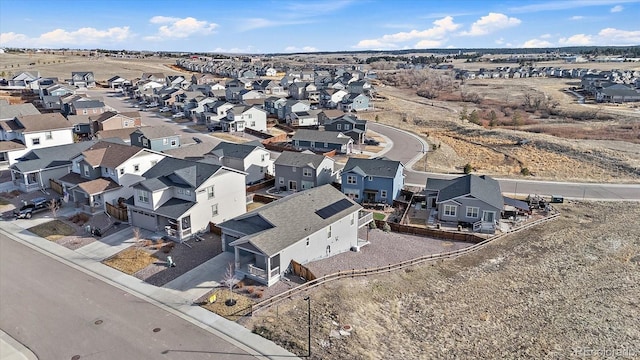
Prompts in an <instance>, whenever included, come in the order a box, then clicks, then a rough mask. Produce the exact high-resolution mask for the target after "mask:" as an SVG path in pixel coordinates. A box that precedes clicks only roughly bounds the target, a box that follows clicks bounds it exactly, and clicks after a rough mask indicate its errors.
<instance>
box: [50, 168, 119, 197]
mask: <svg viewBox="0 0 640 360" xmlns="http://www.w3.org/2000/svg"><path fill="white" fill-rule="evenodd" d="M58 180H60V181H62V182H65V183H68V184H74V185H78V187H79V188H80V189H81V190H82V191H84V192H85V193H87V194H89V195H95V194H100V193H103V192H105V191H109V190H113V189H117V188H119V187H120V185H118V184H116V183H115V181H113V180H111V179H102V178H100V179H95V180H87V179H85V178H83V177H82V176H80V175H78V174H76V173H73V172H71V173H68V174H67V175H65V176H63V177H61V178H60V179H58Z"/></svg>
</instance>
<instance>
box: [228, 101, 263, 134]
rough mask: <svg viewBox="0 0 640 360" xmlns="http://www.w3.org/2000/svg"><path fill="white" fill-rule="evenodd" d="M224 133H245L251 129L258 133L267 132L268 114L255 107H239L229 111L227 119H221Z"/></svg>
mask: <svg viewBox="0 0 640 360" xmlns="http://www.w3.org/2000/svg"><path fill="white" fill-rule="evenodd" d="M220 124H221V125H222V130H223V131H229V132H234V131H244V129H245V128H249V129H252V130H256V131H264V132H266V131H267V112H266V111H264V110H262V109H260V108H258V107H255V106H246V105H239V106H234V107H232V108H231V109H229V110H228V111H227V117H226V118H223V119H220Z"/></svg>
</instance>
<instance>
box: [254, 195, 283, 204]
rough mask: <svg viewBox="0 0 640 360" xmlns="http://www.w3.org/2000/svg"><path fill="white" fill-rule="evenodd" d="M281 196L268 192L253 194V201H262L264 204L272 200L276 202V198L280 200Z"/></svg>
mask: <svg viewBox="0 0 640 360" xmlns="http://www.w3.org/2000/svg"><path fill="white" fill-rule="evenodd" d="M278 199H279V198H277V197H275V196H271V195H266V194H259V193H256V194H253V201H257V202H261V203H264V204H268V203H271V202H274V201H276V200H278Z"/></svg>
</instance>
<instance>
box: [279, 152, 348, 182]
mask: <svg viewBox="0 0 640 360" xmlns="http://www.w3.org/2000/svg"><path fill="white" fill-rule="evenodd" d="M334 167H335V160H334V159H332V158H330V157H328V156H324V155H320V154H314V153H312V152H310V151H303V152H295V151H284V152H283V153H282V154H280V156H279V157H278V158H277V159H276V161H275V162H274V168H275V177H276V187H277V188H278V189H280V190H283V191H298V190H306V189H311V188H314V187H318V186H321V185H325V184H330V183H332V182H333V181H335V180H336V171H335V170H334Z"/></svg>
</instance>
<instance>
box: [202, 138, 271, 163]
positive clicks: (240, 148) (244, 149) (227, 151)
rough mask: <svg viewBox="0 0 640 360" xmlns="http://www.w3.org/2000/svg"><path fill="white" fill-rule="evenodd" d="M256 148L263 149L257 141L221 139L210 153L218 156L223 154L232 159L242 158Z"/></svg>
mask: <svg viewBox="0 0 640 360" xmlns="http://www.w3.org/2000/svg"><path fill="white" fill-rule="evenodd" d="M257 148H263V149H264V145H262V144H261V143H260V142H259V141H250V142H246V143H242V144H237V143H230V142H226V141H223V142H221V143H219V144H218V145H216V147H214V148H213V150H212V151H211V153H212V154H214V155H216V156H218V157H223V156H224V157H229V158H234V159H244V158H246V157H247V156H249V154H251V153H252V152H253V151H254V150H255V149H257Z"/></svg>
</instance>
